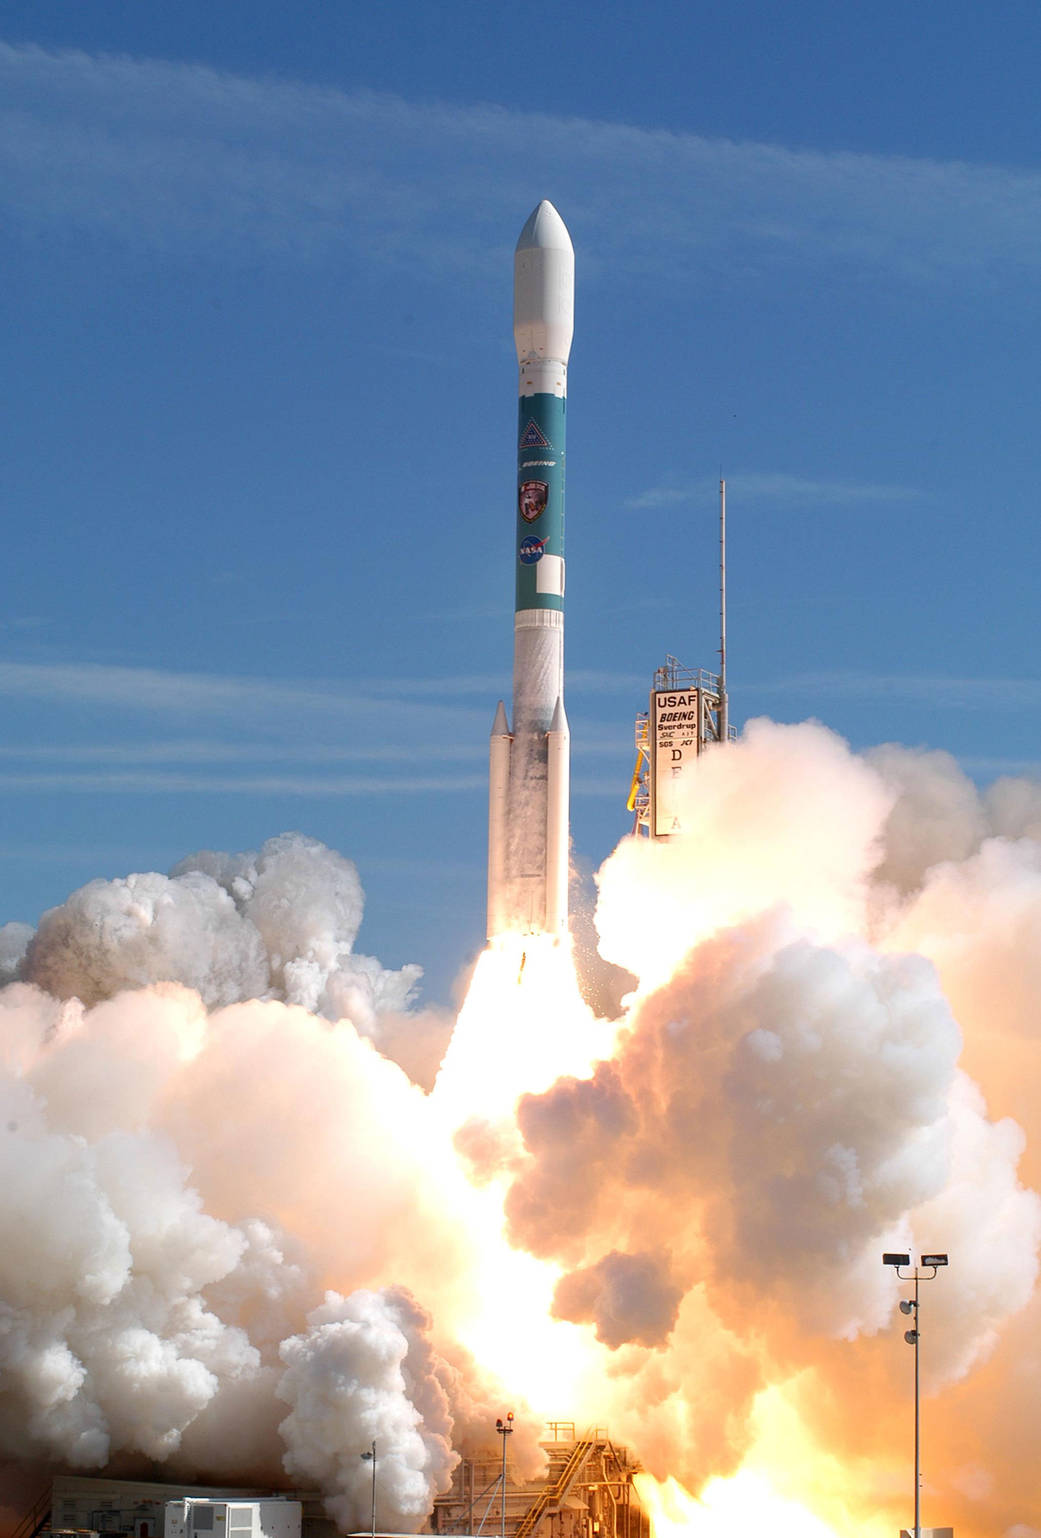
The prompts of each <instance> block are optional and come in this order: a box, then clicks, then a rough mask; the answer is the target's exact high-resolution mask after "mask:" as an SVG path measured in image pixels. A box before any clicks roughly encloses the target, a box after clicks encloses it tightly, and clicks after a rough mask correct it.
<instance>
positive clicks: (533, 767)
mask: <svg viewBox="0 0 1041 1538" xmlns="http://www.w3.org/2000/svg"><path fill="white" fill-rule="evenodd" d="M574 321H575V252H574V248H573V247H572V244H571V237H570V236H569V235H568V232H567V228H566V226H565V224H564V221H563V219H561V217H560V215H559V214H558V213H557V211H556V209H555V208H554V207H553V204H552V203H548V202H546V201H545V200H543V202H541V203H540V204H539V206H538V208H536V209H535V211H534V213H533V214H532V215H531V218H530V219H529V220H528V222H527V224H526V225H525V226H524V228H523V230H521V233H520V239H519V240H518V241H517V250H516V253H515V256H514V268H513V337H514V341H515V343H516V345H517V362H518V364H519V366H520V384H519V402H518V414H517V528H516V541H515V542H516V551H515V555H514V561H515V564H516V569H517V601H516V609H515V613H514V617H513V625H514V632H513V730H512V732H511V730H510V727H509V723H508V721H507V719H506V709H505V706H504V705H503V703H502V701H501V700H500V701H499V708H498V710H497V711H496V712H495V721H494V724H493V726H492V736H491V750H490V775H489V804H488V938H489V939H494V938H495V937H496V936H497V935H503V934H509V933H520V934H549V935H552V936H554V937H558V936H560V935H562V934H564V933H565V932H566V930H567V891H568V795H569V779H570V737H569V734H568V725H567V717H566V716H565V714H564V429H565V419H566V415H567V360H568V354H569V353H570V351H571V337H572V333H573V331H574Z"/></svg>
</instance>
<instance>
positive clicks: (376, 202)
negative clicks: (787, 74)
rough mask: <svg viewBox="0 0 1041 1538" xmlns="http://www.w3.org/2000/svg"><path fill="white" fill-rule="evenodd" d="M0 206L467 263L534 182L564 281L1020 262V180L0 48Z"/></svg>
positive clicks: (1031, 237) (1034, 208) (199, 249)
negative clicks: (551, 204)
mask: <svg viewBox="0 0 1041 1538" xmlns="http://www.w3.org/2000/svg"><path fill="white" fill-rule="evenodd" d="M0 102H2V103H3V107H2V110H0V172H2V183H3V187H4V189H5V190H4V192H3V194H2V206H3V208H4V210H5V211H6V214H7V216H8V218H9V220H10V221H12V222H13V223H15V224H16V225H17V226H18V227H19V228H21V229H23V230H29V231H32V230H37V231H43V230H46V229H51V228H53V227H54V226H55V225H59V226H61V225H64V226H68V225H73V226H76V227H78V228H89V229H91V230H94V231H97V232H100V233H102V234H106V235H108V236H111V237H113V238H115V239H117V240H119V241H120V242H122V243H123V244H125V245H127V246H132V247H142V246H144V247H154V246H157V245H158V246H161V247H163V248H166V249H172V248H177V247H180V248H184V249H185V250H190V252H191V253H192V255H193V257H195V258H198V257H199V256H200V255H202V256H205V254H206V253H207V252H208V251H209V252H212V253H213V254H219V255H220V257H221V259H223V260H227V259H229V257H231V256H234V254H235V253H236V252H238V253H240V254H241V255H242V257H243V258H249V259H250V260H253V259H255V256H256V253H257V252H258V251H263V252H266V253H267V255H268V257H269V258H272V257H274V258H281V259H287V260H292V261H299V260H312V259H316V258H318V259H321V258H322V257H323V256H324V255H328V254H329V253H336V254H337V256H338V257H339V256H342V254H343V253H344V251H348V250H353V251H355V252H356V253H358V254H359V255H360V256H363V257H364V258H365V259H366V260H372V259H373V258H376V257H378V258H380V259H382V260H388V259H391V260H398V261H403V262H411V263H413V264H417V265H418V264H420V263H422V264H431V263H433V264H436V265H438V266H442V267H445V266H454V267H458V268H460V269H464V268H465V269H466V270H467V271H468V272H469V273H470V275H471V280H472V279H473V278H474V276H477V275H480V273H481V272H482V270H483V271H484V272H486V273H487V274H488V276H489V281H492V280H493V275H494V274H496V273H497V272H498V269H499V265H500V263H501V260H502V256H503V249H502V231H503V230H504V229H508V230H512V229H513V227H514V224H515V222H516V210H517V207H518V206H519V205H522V204H524V203H525V201H528V200H530V199H531V197H532V196H533V195H535V194H536V193H537V191H538V190H540V189H542V188H547V189H549V190H550V191H551V193H552V195H553V196H554V197H556V198H558V199H560V200H564V201H566V204H567V208H568V218H569V222H570V223H571V225H572V228H573V230H574V232H575V233H576V235H577V236H578V237H579V240H580V242H581V245H582V248H583V250H584V251H585V252H587V253H589V255H588V257H587V265H586V271H587V279H592V280H595V278H596V275H597V272H596V269H597V266H598V264H599V266H600V269H601V270H602V269H603V268H604V267H606V266H607V265H608V264H609V265H610V267H611V270H612V273H613V274H614V276H615V279H616V280H617V277H618V275H619V274H620V273H621V272H624V271H625V270H628V271H630V272H637V273H641V274H646V273H648V272H650V271H660V270H662V269H664V268H666V267H667V268H669V269H671V270H673V271H686V270H689V267H690V262H691V259H692V257H693V256H694V255H696V257H697V262H698V268H699V271H700V272H702V274H709V273H712V274H713V275H714V276H715V277H716V278H721V277H726V276H729V277H732V276H733V275H735V274H739V273H743V272H749V271H755V270H756V269H757V267H759V266H761V265H762V264H763V263H765V262H776V261H790V262H795V263H798V264H800V266H802V267H805V268H807V269H813V268H817V267H819V266H820V265H821V264H824V263H835V262H840V263H844V264H847V265H852V266H854V267H857V268H860V269H864V270H868V271H874V272H877V271H879V270H885V271H888V272H890V273H899V274H900V275H901V276H902V277H903V278H905V279H907V280H910V281H923V282H935V281H936V280H937V279H938V278H939V277H941V276H944V275H947V276H955V275H957V276H958V277H959V278H960V279H961V280H965V279H967V278H969V279H972V280H973V281H977V280H982V281H985V282H994V281H995V280H996V279H997V278H998V277H999V276H1001V277H1003V278H1004V279H1005V280H1007V279H1008V278H1009V276H1010V274H1012V273H1013V272H1015V271H1018V272H1020V273H1021V274H1023V275H1024V276H1027V275H1030V274H1032V273H1033V272H1034V271H1035V269H1036V266H1037V263H1038V259H1039V257H1041V173H1038V172H1034V171H1031V170H1021V169H1018V168H1017V169H1013V168H1009V167H1003V166H987V165H973V164H969V163H966V162H951V161H948V162H939V161H934V160H915V159H912V158H909V157H895V156H879V155H868V154H850V153H826V152H820V151H814V150H803V149H790V148H786V147H784V146H780V145H772V144H762V143H750V142H743V143H736V142H733V141H730V140H725V139H718V138H708V137H704V136H698V135H695V134H689V133H671V132H668V131H666V130H651V129H647V128H638V127H632V126H629V125H626V124H624V123H615V122H598V121H590V120H583V119H575V118H567V117H563V116H555V115H552V114H547V113H542V114H537V113H527V112H523V113H522V112H521V111H519V110H512V109H506V108H502V107H495V106H483V105H473V106H467V107H457V106H447V105H443V104H439V103H436V102H413V101H405V100H402V99H400V98H397V97H393V96H387V95H376V94H373V93H368V92H353V93H349V92H343V91H337V90H330V89H327V88H323V87H317V86H311V85H304V84H293V83H291V82H285V81H281V80H272V79H250V78H244V77H241V76H233V75H229V74H222V73H220V72H218V71H215V70H212V69H208V68H203V67H199V66H189V65H184V64H178V63H163V62H156V61H149V60H144V61H140V60H134V59H127V58H111V57H99V56H91V55H87V54H84V53H58V54H54V53H48V52H45V51H43V50H41V49H38V48H33V47H11V46H7V45H0Z"/></svg>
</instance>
